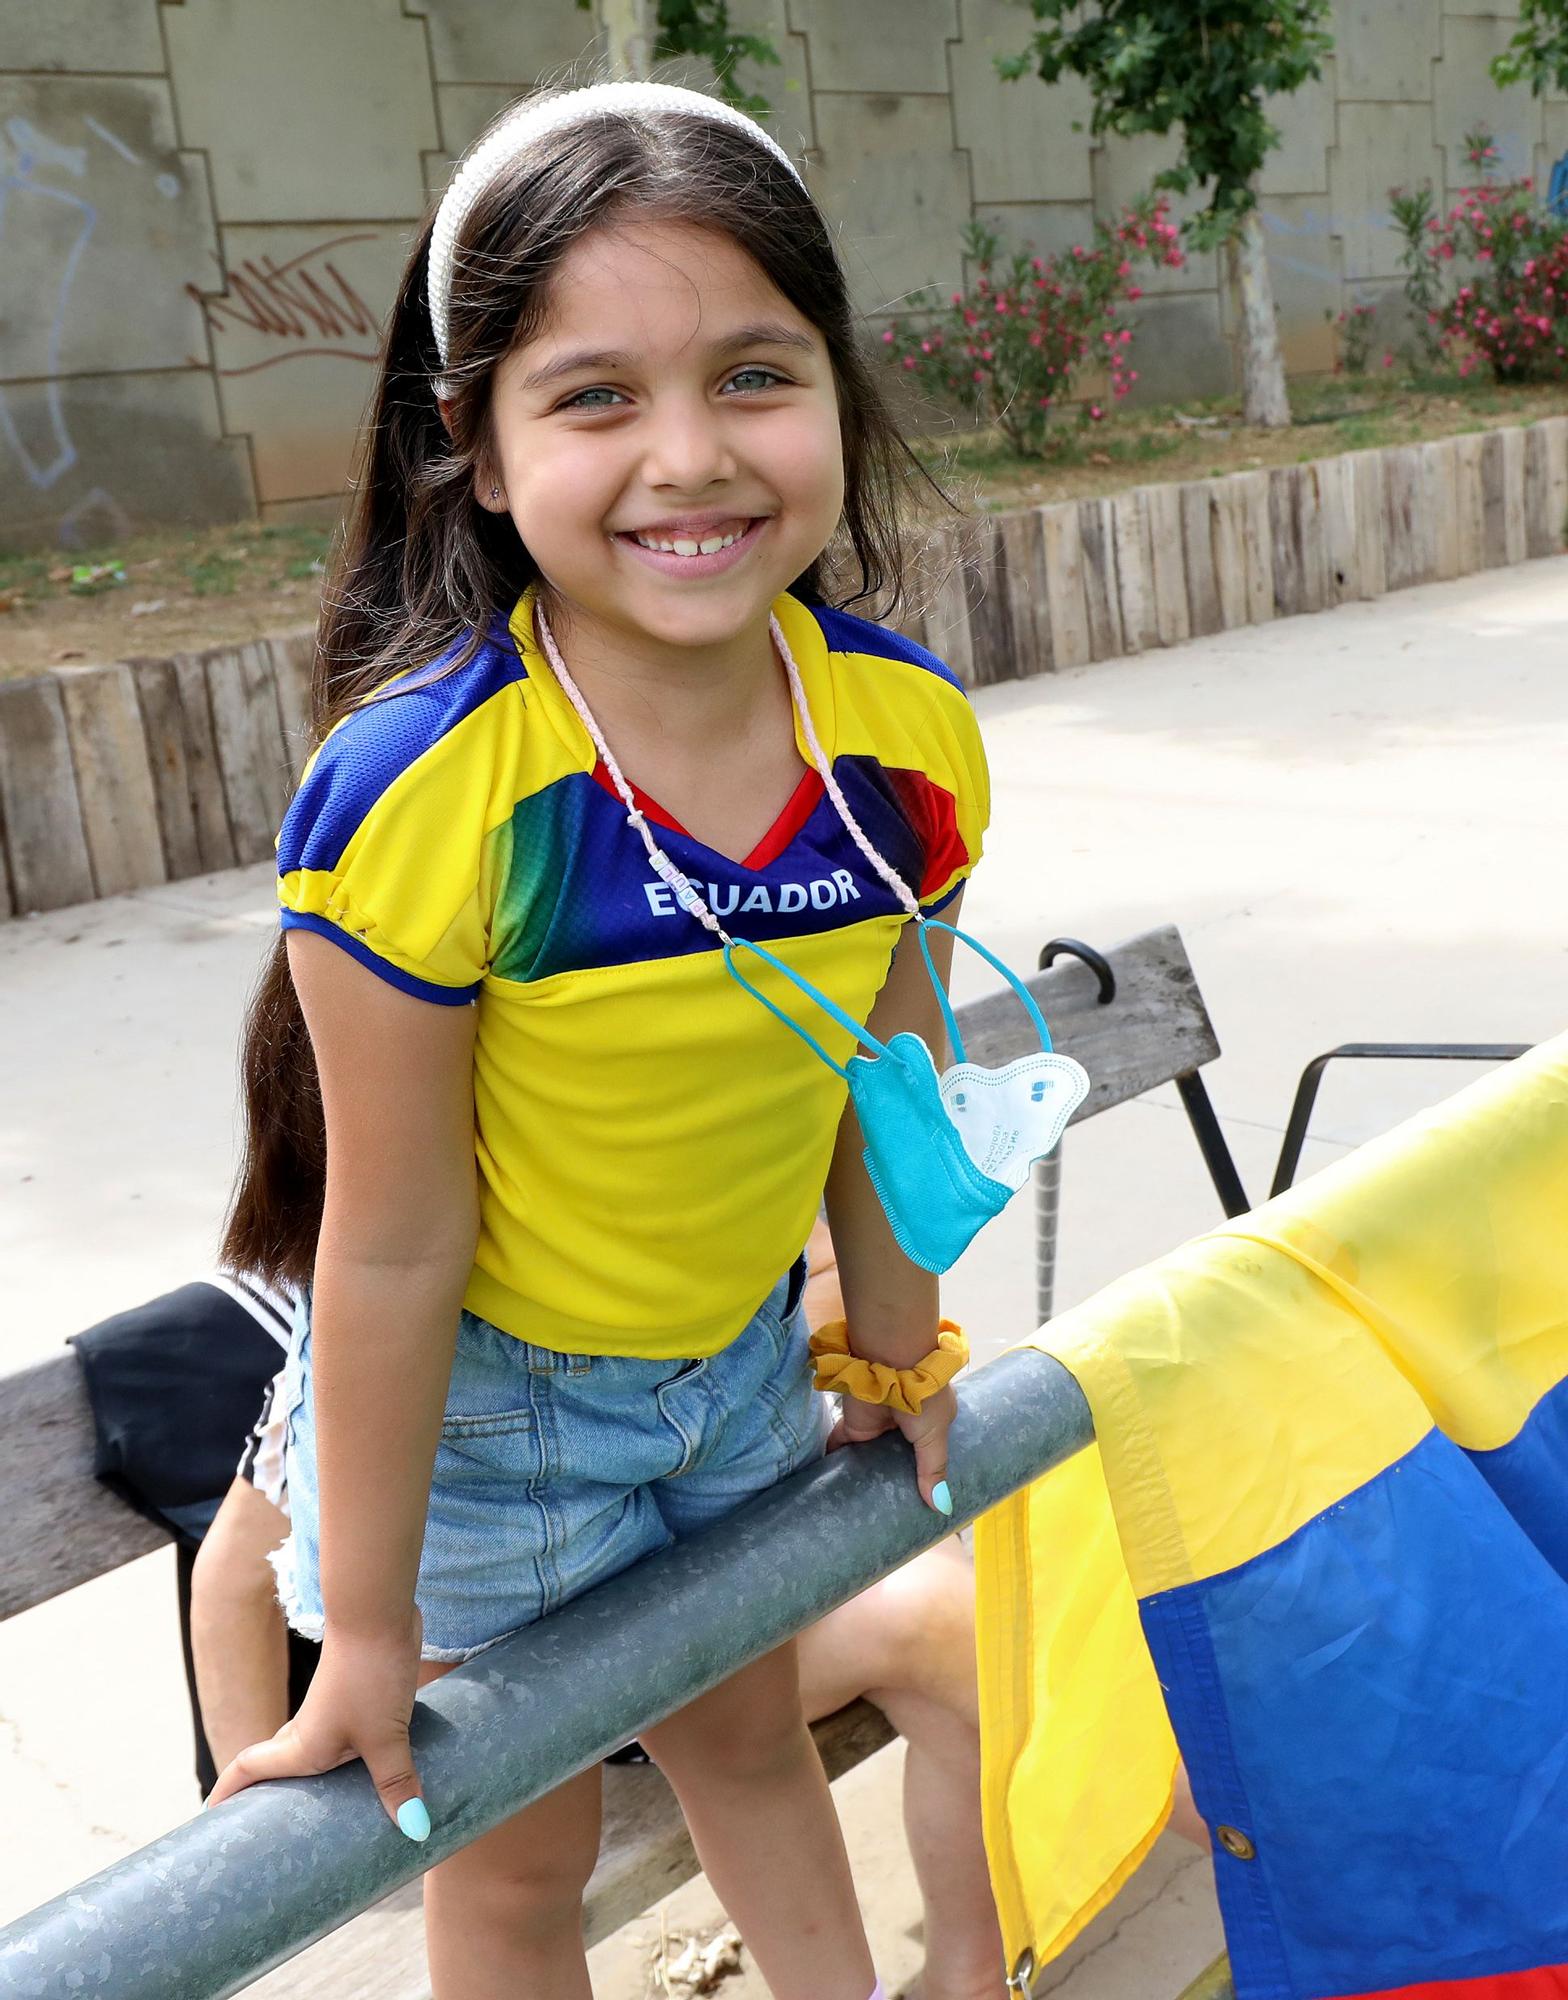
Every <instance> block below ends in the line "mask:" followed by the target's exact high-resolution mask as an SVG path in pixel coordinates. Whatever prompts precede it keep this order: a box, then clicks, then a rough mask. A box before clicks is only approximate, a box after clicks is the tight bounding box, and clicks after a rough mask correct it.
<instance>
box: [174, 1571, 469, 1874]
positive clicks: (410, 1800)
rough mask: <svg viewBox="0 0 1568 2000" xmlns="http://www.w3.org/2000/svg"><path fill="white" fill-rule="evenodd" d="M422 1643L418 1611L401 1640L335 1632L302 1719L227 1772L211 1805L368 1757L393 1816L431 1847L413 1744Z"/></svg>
mask: <svg viewBox="0 0 1568 2000" xmlns="http://www.w3.org/2000/svg"><path fill="white" fill-rule="evenodd" d="M422 1636H423V1621H422V1620H421V1618H420V1615H419V1612H418V1609H417V1608H411V1610H410V1614H409V1624H408V1627H407V1630H406V1631H405V1632H403V1633H400V1634H398V1633H395V1634H391V1635H383V1634H376V1635H374V1636H365V1635H360V1634H343V1633H338V1632H334V1631H333V1630H332V1629H331V1627H330V1625H329V1627H328V1629H327V1633H326V1637H325V1639H324V1641H323V1643H322V1648H321V1660H320V1664H319V1665H318V1666H317V1668H316V1672H315V1676H314V1678H313V1679H312V1681H311V1684H310V1688H309V1691H308V1692H307V1693H306V1696H305V1699H304V1701H303V1702H302V1703H301V1704H300V1709H299V1713H298V1714H297V1715H295V1716H293V1717H292V1718H291V1719H290V1720H289V1721H288V1722H285V1723H284V1725H283V1727H282V1728H281V1729H280V1730H278V1732H277V1734H276V1735H274V1736H269V1737H267V1738H265V1739H264V1740H263V1741H262V1742H260V1743H252V1744H250V1745H249V1746H248V1747H247V1748H246V1749H244V1750H241V1751H240V1752H239V1754H238V1755H237V1756H236V1757H234V1758H232V1759H231V1760H230V1762H229V1763H228V1764H227V1765H225V1767H224V1768H223V1770H222V1771H221V1772H219V1774H218V1782H217V1784H216V1785H214V1786H213V1788H212V1791H211V1793H210V1795H209V1796H208V1799H207V1804H208V1806H209V1807H211V1806H216V1805H221V1804H222V1803H223V1801H224V1800H225V1799H228V1798H232V1797H233V1796H234V1794H235V1793H236V1792H242V1791H244V1790H245V1789H246V1787H247V1786H250V1785H254V1784H258V1783H260V1782H262V1781H263V1780H265V1779H268V1778H310V1777H316V1776H319V1774H320V1773H321V1772H323V1771H332V1770H336V1768H337V1767H338V1765H339V1764H349V1763H352V1762H353V1760H354V1759H355V1758H356V1757H362V1758H363V1759H364V1762H365V1767H366V1769H367V1770H368V1771H369V1773H370V1779H371V1783H372V1784H373V1785H374V1786H375V1788H376V1791H377V1793H378V1795H379V1796H380V1799H381V1803H382V1804H383V1805H384V1806H385V1807H386V1810H387V1815H388V1817H389V1818H390V1819H391V1820H392V1821H393V1822H394V1823H395V1824H396V1825H397V1826H398V1828H399V1829H400V1830H401V1831H402V1832H403V1833H405V1834H406V1835H407V1836H408V1838H409V1839H410V1840H424V1839H425V1838H426V1837H427V1836H428V1834H429V1832H430V1815H429V1813H428V1812H427V1810H426V1808H425V1804H424V1801H423V1799H422V1798H421V1796H420V1785H419V1776H418V1773H417V1772H416V1771H415V1769H414V1760H413V1754H412V1752H411V1750H410V1748H409V1741H408V1723H409V1717H410V1716H411V1715H412V1714H413V1710H414V1694H415V1690H416V1688H417V1686H418V1682H419V1648H420V1640H421V1638H422Z"/></svg>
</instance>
